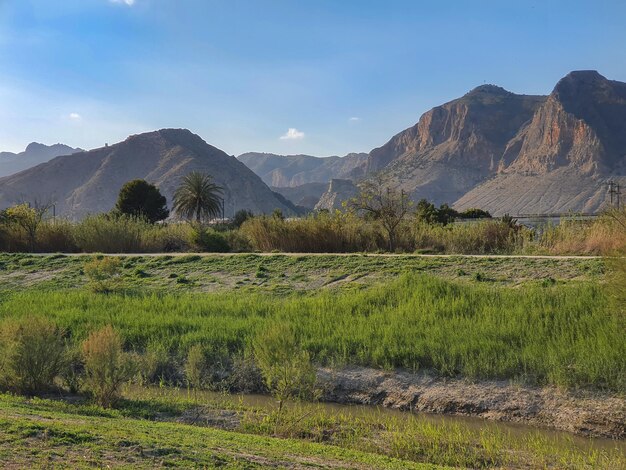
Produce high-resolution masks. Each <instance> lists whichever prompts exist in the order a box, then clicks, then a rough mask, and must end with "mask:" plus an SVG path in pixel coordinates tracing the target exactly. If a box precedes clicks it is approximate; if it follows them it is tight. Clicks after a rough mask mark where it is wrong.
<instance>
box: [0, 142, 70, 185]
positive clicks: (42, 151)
mask: <svg viewBox="0 0 626 470" xmlns="http://www.w3.org/2000/svg"><path fill="white" fill-rule="evenodd" d="M81 151H82V149H79V148H72V147H69V146H67V145H64V144H54V145H44V144H40V143H37V142H32V143H30V144H28V146H27V147H26V150H24V151H23V152H20V153H12V152H0V177H2V176H7V175H12V174H13V173H17V172H19V171H22V170H25V169H27V168H30V167H32V166H35V165H39V164H40V163H44V162H47V161H49V160H51V159H52V158H54V157H58V156H60V155H70V154H72V153H76V152H81Z"/></svg>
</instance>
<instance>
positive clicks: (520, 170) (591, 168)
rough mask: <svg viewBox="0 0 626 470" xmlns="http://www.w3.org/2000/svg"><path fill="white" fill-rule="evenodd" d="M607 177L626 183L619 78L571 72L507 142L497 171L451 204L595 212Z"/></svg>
mask: <svg viewBox="0 0 626 470" xmlns="http://www.w3.org/2000/svg"><path fill="white" fill-rule="evenodd" d="M608 179H614V180H616V181H618V182H619V181H621V183H622V185H623V184H625V183H626V83H622V82H617V81H612V80H607V79H606V78H605V77H603V76H602V75H600V74H599V73H598V72H595V71H579V72H572V73H570V74H569V75H567V76H566V77H564V78H563V79H561V80H560V81H559V82H558V83H557V85H556V87H555V88H554V90H553V92H552V93H551V94H550V96H549V97H548V99H547V100H546V101H545V103H543V104H542V106H540V107H539V108H538V109H537V111H536V112H535V114H534V116H533V118H532V120H531V121H530V122H529V123H528V124H527V125H525V126H523V127H522V129H520V131H519V132H518V133H517V135H516V136H515V137H514V138H513V139H512V140H511V141H510V142H509V144H508V145H507V149H506V151H505V153H504V155H503V164H502V166H501V168H500V169H499V172H498V174H497V175H496V176H495V177H494V178H493V179H491V180H489V181H487V182H485V183H484V184H482V185H480V186H478V187H477V188H475V189H474V190H472V191H470V192H469V193H468V194H466V195H464V196H463V197H461V198H460V199H459V200H458V201H457V204H456V205H457V206H458V207H459V208H467V207H470V206H480V207H483V208H485V209H487V210H489V211H491V212H492V213H495V214H499V213H504V212H510V213H513V214H518V213H556V212H567V211H582V212H596V211H598V210H601V209H603V208H605V207H607V185H606V182H607V180H608Z"/></svg>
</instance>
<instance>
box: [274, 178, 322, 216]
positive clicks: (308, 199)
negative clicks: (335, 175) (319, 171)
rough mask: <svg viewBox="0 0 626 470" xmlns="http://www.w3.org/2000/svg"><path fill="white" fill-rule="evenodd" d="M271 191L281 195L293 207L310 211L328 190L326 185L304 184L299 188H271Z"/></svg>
mask: <svg viewBox="0 0 626 470" xmlns="http://www.w3.org/2000/svg"><path fill="white" fill-rule="evenodd" d="M271 189H272V191H274V192H276V193H278V194H282V195H283V196H284V197H286V198H287V199H289V200H290V201H291V202H293V203H294V204H295V205H297V206H299V207H303V208H305V209H308V210H311V209H313V208H314V207H315V205H316V204H317V203H318V202H319V200H320V198H321V197H322V194H324V193H325V192H326V191H327V190H328V183H305V184H301V185H300V186H287V187H282V188H281V187H276V186H272V187H271Z"/></svg>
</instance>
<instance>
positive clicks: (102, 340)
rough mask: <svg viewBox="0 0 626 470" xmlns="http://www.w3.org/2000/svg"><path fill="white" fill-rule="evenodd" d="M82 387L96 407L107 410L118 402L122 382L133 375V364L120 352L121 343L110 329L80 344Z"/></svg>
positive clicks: (95, 333)
mask: <svg viewBox="0 0 626 470" xmlns="http://www.w3.org/2000/svg"><path fill="white" fill-rule="evenodd" d="M82 353H83V361H84V363H85V385H86V387H87V389H88V390H89V391H90V392H91V393H92V395H93V397H94V399H95V401H96V403H98V404H99V405H100V406H104V407H110V406H111V405H113V404H114V403H115V402H116V401H117V399H118V398H119V390H120V387H121V386H122V384H123V383H124V382H127V381H128V380H130V379H131V378H132V377H133V375H134V374H135V372H136V361H135V360H134V359H133V357H132V356H131V355H130V354H128V353H125V352H124V351H123V349H122V339H121V338H120V335H119V334H118V333H117V332H116V331H115V330H114V329H113V327H111V326H110V325H109V326H105V327H104V328H102V329H101V330H98V331H95V332H93V333H91V334H90V335H89V337H88V338H87V339H86V340H85V341H83V343H82Z"/></svg>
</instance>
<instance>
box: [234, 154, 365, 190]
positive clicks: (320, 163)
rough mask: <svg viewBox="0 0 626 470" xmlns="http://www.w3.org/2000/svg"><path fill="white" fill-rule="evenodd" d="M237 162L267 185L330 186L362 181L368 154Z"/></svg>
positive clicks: (244, 157)
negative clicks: (336, 182) (338, 180)
mask: <svg viewBox="0 0 626 470" xmlns="http://www.w3.org/2000/svg"><path fill="white" fill-rule="evenodd" d="M238 158H239V160H240V161H242V162H243V163H244V164H245V165H246V166H247V167H248V168H250V169H251V170H252V171H254V172H255V173H256V174H257V175H259V176H260V177H261V179H262V180H263V181H264V182H265V184H267V185H269V186H274V187H279V188H286V187H296V186H301V185H304V184H307V183H328V182H329V181H330V180H331V179H333V178H342V179H357V178H360V177H362V176H363V175H364V174H365V163H366V160H367V154H366V153H350V154H348V155H346V156H344V157H324V158H320V157H313V156H310V155H275V154H272V153H255V152H250V153H244V154H242V155H240V156H239V157H238Z"/></svg>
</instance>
